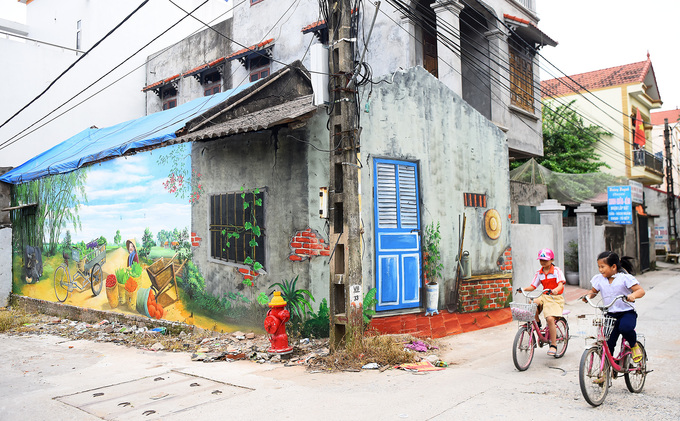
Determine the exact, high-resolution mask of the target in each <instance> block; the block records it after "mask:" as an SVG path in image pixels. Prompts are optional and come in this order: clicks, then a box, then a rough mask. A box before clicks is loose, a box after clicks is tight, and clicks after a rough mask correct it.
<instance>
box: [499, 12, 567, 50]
mask: <svg viewBox="0 0 680 421" xmlns="http://www.w3.org/2000/svg"><path fill="white" fill-rule="evenodd" d="M503 17H504V18H505V19H506V21H511V22H513V23H515V24H521V25H519V26H520V27H521V26H524V27H526V28H527V31H528V33H529V34H531V35H530V36H531V37H532V38H535V39H534V41H536V42H538V43H540V44H541V45H552V46H553V47H554V46H556V45H557V41H555V40H554V39H552V38H550V37H549V36H548V35H547V34H546V33H545V32H543V31H541V30H540V29H538V26H536V25H534V24H533V23H531V22H530V21H528V20H526V19H522V18H519V17H517V16H513V15H508V14H507V13H506V14H504V15H503Z"/></svg>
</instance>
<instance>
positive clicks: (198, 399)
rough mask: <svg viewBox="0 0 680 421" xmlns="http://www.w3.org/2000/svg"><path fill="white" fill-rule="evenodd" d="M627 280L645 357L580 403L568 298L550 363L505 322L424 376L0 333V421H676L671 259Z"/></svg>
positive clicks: (457, 346) (677, 278)
mask: <svg viewBox="0 0 680 421" xmlns="http://www.w3.org/2000/svg"><path fill="white" fill-rule="evenodd" d="M659 266H660V267H661V270H657V271H652V272H647V273H645V274H642V275H640V276H638V279H639V280H640V282H641V285H642V286H643V288H645V290H646V291H647V295H646V296H645V297H644V298H642V299H641V300H639V301H638V304H637V306H638V307H637V309H638V313H639V319H638V329H637V330H638V332H639V333H642V334H644V337H645V341H646V349H647V352H648V355H649V362H648V367H649V369H650V370H653V371H652V372H651V373H649V374H648V376H647V381H646V384H645V387H644V390H643V391H642V393H640V394H632V393H630V392H629V391H628V390H627V389H626V386H625V382H624V380H623V379H622V378H618V379H615V380H614V381H613V385H612V387H611V388H610V391H609V395H608V396H607V398H606V400H605V402H604V403H603V404H602V405H601V406H600V407H597V408H593V407H591V406H590V405H588V403H586V402H585V400H584V399H583V397H582V395H581V392H580V389H579V383H578V364H579V360H580V357H581V354H582V352H583V350H584V349H585V345H586V340H585V338H584V335H585V332H586V330H587V329H586V326H585V322H584V321H585V320H587V319H579V318H578V315H580V314H592V313H593V312H592V309H591V308H590V307H588V306H587V305H586V304H584V303H582V302H580V301H573V300H572V301H571V302H568V303H567V305H566V306H565V308H567V309H569V310H571V314H570V316H569V322H570V328H571V334H572V338H571V340H570V342H569V347H568V349H567V352H566V355H565V356H564V357H563V358H561V359H554V358H552V357H549V356H547V354H546V352H547V348H542V349H538V350H537V352H536V355H535V356H534V361H533V363H532V365H531V367H530V368H529V369H528V370H527V371H525V372H519V371H517V370H516V369H515V367H514V365H513V363H512V341H513V338H514V334H515V331H516V329H517V324H516V323H515V322H512V323H509V324H506V325H502V326H497V327H494V328H489V329H484V330H480V331H476V332H472V333H464V334H460V335H456V336H451V337H447V338H444V339H442V340H441V341H440V342H439V343H440V345H441V351H442V354H441V356H442V359H443V360H445V361H447V362H449V364H450V365H449V367H448V368H446V369H445V370H442V371H433V372H426V373H422V372H420V373H418V372H409V371H403V370H398V369H391V370H387V371H384V372H379V371H378V370H363V371H361V372H359V373H356V372H340V373H338V372H334V373H325V372H316V373H310V372H308V371H306V370H305V368H304V367H285V366H284V365H283V364H269V363H267V364H256V363H253V362H250V361H235V362H230V363H227V362H217V363H201V362H192V361H191V359H190V354H188V353H169V352H162V351H161V352H151V351H144V350H139V349H135V348H127V347H123V346H116V345H114V344H111V343H99V342H91V341H73V340H68V339H65V338H62V337H57V336H49V335H42V336H8V335H0V343H2V347H0V358H2V361H3V364H2V366H1V368H0V390H2V391H3V393H2V396H0V419H2V420H15V419H21V420H62V419H64V420H65V419H69V420H96V419H107V420H136V419H140V420H141V419H144V420H148V419H163V420H180V419H205V420H213V419H238V420H262V419H296V420H307V419H309V420H312V419H326V420H346V419H374V420H397V419H411V420H452V419H456V420H461V419H463V420H475V419H510V420H533V419H545V418H546V417H548V418H555V419H586V418H593V419H600V420H632V419H654V420H677V419H679V418H680V382H678V380H677V372H676V371H675V368H677V366H678V363H679V362H680V358H679V357H678V350H679V349H680V347H679V345H680V329H678V327H679V323H678V318H679V317H680V306H678V305H677V303H676V300H677V299H678V293H680V268H679V267H678V265H674V264H665V263H659Z"/></svg>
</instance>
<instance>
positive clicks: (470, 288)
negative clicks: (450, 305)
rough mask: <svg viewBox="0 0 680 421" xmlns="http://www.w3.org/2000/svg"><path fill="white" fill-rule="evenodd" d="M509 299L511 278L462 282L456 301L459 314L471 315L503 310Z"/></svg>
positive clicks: (510, 295)
mask: <svg viewBox="0 0 680 421" xmlns="http://www.w3.org/2000/svg"><path fill="white" fill-rule="evenodd" d="M511 298H512V279H511V278H498V279H473V280H469V281H463V283H462V284H461V286H460V292H459V299H458V301H459V303H460V304H459V305H460V312H461V313H471V312H474V311H485V310H497V309H501V308H505V307H507V306H508V303H509V301H510V300H511Z"/></svg>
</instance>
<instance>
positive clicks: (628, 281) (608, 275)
mask: <svg viewBox="0 0 680 421" xmlns="http://www.w3.org/2000/svg"><path fill="white" fill-rule="evenodd" d="M597 268H598V270H599V271H600V274H599V275H595V276H594V277H593V279H591V280H590V283H591V284H592V286H593V288H592V289H591V290H590V292H589V293H588V294H586V295H587V296H589V298H593V297H595V296H596V295H597V293H598V292H599V293H601V294H602V300H603V301H604V303H605V304H609V303H610V302H611V301H612V300H613V299H614V298H615V297H616V296H617V295H625V296H626V299H627V300H628V302H627V303H624V302H622V301H621V300H619V301H617V302H616V303H614V305H612V306H611V307H610V308H609V311H608V313H607V314H608V315H610V316H612V317H614V318H615V319H616V323H615V324H614V329H613V330H612V333H611V335H610V336H609V339H608V340H607V346H608V347H609V351H610V352H612V353H613V352H614V348H615V347H616V342H617V341H618V339H619V335H622V336H623V338H624V339H625V340H626V342H628V344H629V345H631V346H632V349H631V351H632V353H633V361H635V362H639V361H640V359H642V351H641V350H640V347H638V345H637V336H636V334H635V325H636V324H637V313H636V312H635V305H634V304H633V303H634V302H635V300H636V299H638V298H642V297H644V295H645V290H644V289H642V287H641V286H640V283H639V282H638V281H637V279H635V277H634V276H633V275H630V274H629V273H628V271H632V266H631V265H630V263H629V262H628V261H626V260H621V259H619V256H618V255H617V254H616V253H613V252H611V251H605V252H602V253H600V254H599V255H598V256H597ZM583 301H586V299H585V297H584V298H583ZM633 344H635V345H634V346H633Z"/></svg>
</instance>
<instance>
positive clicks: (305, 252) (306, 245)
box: [288, 228, 331, 262]
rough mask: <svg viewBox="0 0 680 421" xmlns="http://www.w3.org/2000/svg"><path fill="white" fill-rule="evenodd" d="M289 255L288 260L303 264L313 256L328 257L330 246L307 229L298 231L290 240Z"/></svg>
mask: <svg viewBox="0 0 680 421" xmlns="http://www.w3.org/2000/svg"><path fill="white" fill-rule="evenodd" d="M289 246H290V249H291V253H290V255H289V256H288V259H290V260H292V261H293V262H303V261H305V260H308V259H311V258H312V257H314V256H330V255H331V246H330V244H328V243H326V240H324V238H323V237H322V236H321V234H319V233H318V232H317V231H315V230H313V229H311V228H307V229H305V230H303V231H298V232H296V233H295V235H293V237H292V238H291V240H290V244H289Z"/></svg>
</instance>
